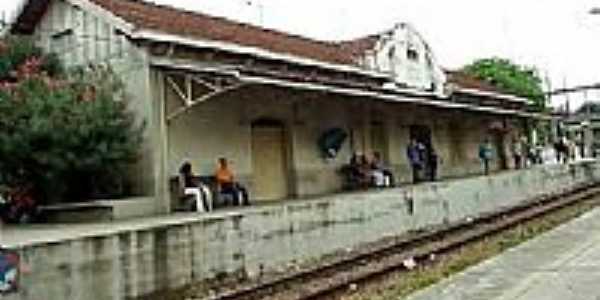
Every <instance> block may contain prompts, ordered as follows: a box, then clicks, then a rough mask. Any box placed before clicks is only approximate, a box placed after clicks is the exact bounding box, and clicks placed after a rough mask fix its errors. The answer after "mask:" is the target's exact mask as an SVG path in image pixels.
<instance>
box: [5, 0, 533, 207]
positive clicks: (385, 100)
mask: <svg viewBox="0 0 600 300" xmlns="http://www.w3.org/2000/svg"><path fill="white" fill-rule="evenodd" d="M12 31H13V32H15V33H21V34H30V35H33V36H34V37H35V38H36V39H37V41H38V43H39V45H41V46H43V47H44V48H45V49H47V50H49V51H54V52H57V53H59V54H60V55H61V56H62V58H63V59H64V60H65V61H66V62H67V63H68V64H69V65H72V66H87V65H90V64H110V65H111V66H112V67H113V68H114V69H115V70H116V71H117V72H119V74H121V76H122V78H123V79H124V81H125V83H126V84H127V90H128V93H129V94H130V96H131V104H130V107H131V109H132V110H134V111H135V112H136V115H137V116H138V118H139V119H140V120H145V121H146V122H147V125H148V126H147V132H146V143H145V147H144V151H143V153H142V160H141V162H140V165H139V168H138V170H137V172H136V173H137V174H140V176H139V177H140V179H141V180H140V182H138V184H137V186H138V187H139V188H140V191H141V192H143V193H145V194H147V195H150V196H153V198H154V199H155V206H156V212H157V213H167V212H169V211H170V210H171V201H170V198H169V192H168V191H169V187H168V182H169V178H170V177H172V176H173V175H175V174H176V172H177V169H178V167H179V165H180V164H181V162H182V160H183V159H184V158H189V159H191V161H192V163H193V165H194V167H195V169H196V171H197V172H198V173H200V174H211V173H212V172H213V171H214V168H215V161H216V159H217V158H218V157H222V156H224V157H228V158H229V159H230V160H232V161H233V166H234V168H235V170H236V172H237V174H238V175H239V176H238V178H239V179H240V180H241V181H242V182H243V183H244V184H246V185H247V186H248V187H249V188H250V190H251V194H252V195H253V198H254V199H255V200H256V201H272V200H281V199H287V198H293V197H304V196H310V195H319V194H326V193H331V192H335V191H339V190H340V188H341V186H342V182H341V181H342V179H341V176H340V175H339V170H340V168H341V167H342V166H343V165H344V164H346V163H347V162H348V161H349V159H350V157H351V156H352V155H353V153H362V154H370V153H372V152H374V151H377V152H379V153H381V155H382V157H383V159H384V160H385V163H386V164H387V165H388V166H390V167H391V168H392V169H393V171H394V173H395V174H397V178H398V179H399V181H401V182H407V181H409V180H410V174H411V172H410V166H409V162H408V161H407V159H406V154H405V153H406V151H405V149H406V146H407V144H408V142H409V139H411V138H415V139H418V140H421V141H422V142H424V143H426V144H430V145H432V146H433V147H435V148H436V150H437V152H438V155H439V157H440V158H441V161H442V165H441V166H440V174H439V175H440V176H441V177H457V176H465V175H467V174H476V173H479V172H480V161H479V158H478V151H477V149H478V144H479V143H481V142H482V141H483V140H484V139H490V140H492V141H493V143H494V145H495V150H494V151H495V158H494V162H495V163H494V166H493V168H494V169H504V168H508V167H510V166H511V159H510V155H509V154H508V149H510V145H509V142H510V141H511V140H512V139H513V138H514V137H515V136H519V135H522V134H523V133H524V132H525V131H526V128H527V127H528V126H530V125H531V122H532V121H534V120H535V119H537V118H539V117H541V116H540V115H538V114H535V113H532V112H531V111H530V106H529V103H528V101H527V100H526V99H523V98H519V97H516V96H514V95H510V94H507V93H504V92H502V91H500V90H498V89H496V88H494V87H491V86H489V85H487V84H485V83H483V82H481V81H478V80H475V79H473V78H470V77H469V76H467V75H465V74H462V73H457V72H445V71H444V70H443V69H442V68H441V67H440V66H439V64H438V63H437V61H436V58H435V55H434V53H433V51H432V49H431V48H430V47H429V46H428V44H427V43H426V41H425V40H424V39H423V37H422V36H421V35H420V34H418V33H417V31H416V30H415V29H414V28H413V27H412V26H410V25H407V24H403V23H399V24H397V25H396V26H394V27H393V28H391V29H390V30H388V31H385V32H382V33H378V34H373V35H371V36H367V37H363V38H359V39H355V40H350V41H344V42H328V41H318V40H313V39H308V38H305V37H300V36H296V35H292V34H288V33H283V32H279V31H275V30H271V29H265V28H259V27H256V26H253V25H248V24H241V23H238V22H234V21H230V20H227V19H224V18H218V17H212V16H208V15H205V14H202V13H197V12H187V11H183V10H180V9H175V8H172V7H168V6H159V5H155V4H151V3H147V2H144V1H129V0H30V1H26V3H25V5H24V7H23V9H22V11H21V13H20V15H19V17H18V19H17V22H16V24H15V25H14V26H13V28H12ZM333 129H336V130H333ZM337 129H339V130H337ZM340 130H341V131H343V132H345V133H346V134H347V136H348V138H347V139H346V140H345V141H344V143H343V144H342V145H341V147H340V148H339V149H337V150H336V151H327V154H328V155H333V156H334V157H333V158H327V159H324V157H323V151H322V150H323V149H319V145H318V144H319V143H318V141H319V140H321V137H322V136H323V135H324V134H325V133H327V132H338V133H339V132H340Z"/></svg>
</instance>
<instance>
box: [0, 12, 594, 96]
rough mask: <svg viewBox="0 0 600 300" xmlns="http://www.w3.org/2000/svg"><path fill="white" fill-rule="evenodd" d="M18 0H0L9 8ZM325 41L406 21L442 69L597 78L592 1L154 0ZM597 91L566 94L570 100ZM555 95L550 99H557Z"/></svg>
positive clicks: (557, 80)
mask: <svg viewBox="0 0 600 300" xmlns="http://www.w3.org/2000/svg"><path fill="white" fill-rule="evenodd" d="M18 1H19V0H0V9H2V10H8V11H11V10H14V7H16V3H17V2H18ZM155 2H158V3H162V4H171V5H173V6H178V7H183V8H186V9H189V10H199V11H203V12H207V13H210V14H214V15H220V16H226V17H229V18H232V19H237V20H241V21H246V22H251V23H254V24H258V25H260V24H262V25H264V26H266V27H270V28H276V29H279V30H283V31H287V32H291V33H294V34H300V35H304V36H308V37H313V38H317V39H326V40H340V39H348V38H355V37H359V36H362V35H366V34H371V33H375V32H379V31H382V30H385V29H388V28H391V26H393V24H395V23H397V22H410V23H411V24H413V25H414V26H415V27H416V29H417V30H418V31H420V32H421V33H422V34H423V36H424V37H425V39H426V40H428V42H429V44H430V45H431V46H432V48H433V50H434V52H435V53H436V56H437V57H438V60H439V62H440V63H441V64H442V66H443V67H446V68H459V67H460V66H462V65H464V64H466V63H468V62H471V61H473V60H475V59H477V58H481V57H490V56H501V57H507V58H510V59H512V60H514V61H516V62H518V63H521V64H527V65H535V66H536V67H537V68H539V69H540V70H541V71H542V73H543V74H548V77H549V78H550V79H551V82H552V85H553V87H554V88H557V87H562V86H563V84H564V82H565V81H566V84H567V85H568V86H573V85H579V84H586V83H596V82H600V59H599V58H600V57H599V56H600V15H598V16H593V15H590V14H588V11H589V10H590V8H592V7H600V0H576V1H569V0H553V1H548V0H487V1H480V0H454V1H444V0H435V1H434V0H370V1H349V0H327V1H324V0H303V1H280V0H262V1H260V0H202V1H198V0H155ZM586 96H587V98H588V99H589V100H593V99H597V100H600V92H597V91H593V92H588V93H587V95H585V94H584V93H579V94H573V95H571V102H572V103H574V105H572V106H576V105H577V104H578V103H581V102H582V101H583V100H584V99H585V97H586ZM562 101H563V99H555V101H554V103H555V105H556V104H559V103H561V102H562Z"/></svg>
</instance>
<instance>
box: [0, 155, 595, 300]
mask: <svg viewBox="0 0 600 300" xmlns="http://www.w3.org/2000/svg"><path fill="white" fill-rule="evenodd" d="M599 167H600V165H599V164H598V163H597V162H586V163H584V164H578V165H569V166H565V165H554V166H543V167H536V168H533V169H529V170H523V171H513V172H504V173H501V174H498V175H493V176H488V177H475V178H469V179H459V180H453V181H448V182H440V183H433V184H422V185H417V186H410V187H407V188H401V189H389V190H382V191H373V192H366V193H354V194H343V195H335V196H331V197H325V198H320V199H317V200H312V201H293V202H289V203H283V204H274V205H269V206H263V207H254V208H247V209H243V210H239V211H235V212H223V213H216V214H210V215H195V216H194V215H184V216H176V217H170V218H168V217H165V218H162V219H156V220H143V219H142V220H139V221H137V222H135V223H122V224H121V223H113V224H110V225H105V224H102V225H96V226H91V227H89V226H88V227H85V225H82V226H84V227H82V228H81V229H77V228H76V227H75V228H73V227H72V228H69V230H68V231H67V232H70V233H69V234H70V235H69V234H67V236H69V237H62V238H57V239H53V238H52V236H53V235H54V234H55V233H56V232H54V233H53V231H56V230H59V231H63V232H64V231H65V228H60V227H58V228H55V229H52V228H51V227H50V228H47V229H45V236H46V237H45V238H40V239H41V240H43V241H37V242H35V239H33V241H32V242H21V243H19V242H17V241H18V240H19V238H16V241H13V242H11V240H10V239H9V240H8V241H6V239H5V240H4V241H3V242H4V243H5V245H6V246H8V248H12V249H15V250H17V251H18V253H19V254H20V255H21V259H22V263H23V266H26V272H25V273H24V274H23V275H22V277H21V289H20V291H19V292H18V293H16V294H8V295H3V298H2V299H6V300H37V299H64V300H70V299H73V300H75V299H77V300H78V299H89V300H96V299H97V300H103V299H123V298H125V297H135V296H140V295H144V294H147V293H150V292H153V291H156V290H161V289H165V288H176V287H181V286H184V285H185V284H188V283H191V282H195V281H200V280H203V279H206V278H212V277H215V276H220V275H226V274H231V273H239V272H242V273H245V274H247V275H249V276H251V277H252V276H256V275H257V274H258V273H259V271H260V270H261V269H264V270H265V271H270V270H279V269H282V268H285V266H286V265H287V264H288V263H289V262H292V261H294V262H300V263H301V262H306V261H309V260H311V259H315V258H318V257H320V256H322V255H324V254H328V253H332V252H334V251H336V250H343V249H349V248H350V249H351V248H353V247H356V246H357V245H359V244H363V243H367V242H373V241H377V240H379V239H381V238H384V237H386V236H396V235H400V234H403V233H406V232H407V231H408V230H414V229H420V228H424V227H425V226H428V225H436V224H442V223H444V222H449V221H450V222H452V221H458V220H463V219H465V218H467V217H475V216H477V215H479V214H481V213H485V212H490V211H494V210H496V209H498V208H500V207H507V206H512V205H515V204H518V203H521V202H522V201H525V200H527V199H531V198H533V197H538V196H542V195H548V194H552V193H560V192H563V191H566V190H569V189H572V188H574V187H576V186H578V185H580V184H586V183H592V182H598V180H599V179H600V168H599ZM410 203H412V204H413V205H414V211H413V212H412V213H411V212H410V210H409V209H408V206H409V205H410ZM23 230H25V229H23ZM63 235H64V234H63ZM0 241H2V240H0ZM99 287H102V288H99Z"/></svg>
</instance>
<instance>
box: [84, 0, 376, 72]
mask: <svg viewBox="0 0 600 300" xmlns="http://www.w3.org/2000/svg"><path fill="white" fill-rule="evenodd" d="M90 1H91V2H93V3H95V4H97V5H99V6H101V7H103V8H104V9H106V10H108V11H110V12H112V13H113V14H115V15H116V16H118V17H120V18H122V19H123V20H125V21H127V22H129V23H131V24H133V25H134V26H136V27H137V28H138V29H146V30H153V31H157V32H160V33H167V34H173V35H177V36H183V37H189V38H193V39H202V40H209V41H219V42H229V43H233V44H237V45H242V46H250V47H257V48H262V49H265V50H270V51H272V52H275V53H280V54H291V55H295V56H299V57H304V58H311V59H315V60H319V61H323V62H330V63H338V64H346V65H353V64H355V62H356V59H355V55H357V54H359V53H358V52H359V51H357V49H356V48H357V47H358V48H360V49H362V48H361V47H364V46H365V43H364V41H362V42H346V43H335V42H326V41H318V40H314V39H309V38H305V37H301V36H297V35H291V34H288V33H283V32H280V31H276V30H271V29H264V28H261V27H257V26H253V25H249V24H243V23H239V22H235V21H231V20H228V19H225V18H220V17H214V16H209V15H206V14H203V13H199V12H191V11H185V10H181V9H177V8H173V7H170V6H162V5H157V4H153V3H149V2H145V1H139V0H90Z"/></svg>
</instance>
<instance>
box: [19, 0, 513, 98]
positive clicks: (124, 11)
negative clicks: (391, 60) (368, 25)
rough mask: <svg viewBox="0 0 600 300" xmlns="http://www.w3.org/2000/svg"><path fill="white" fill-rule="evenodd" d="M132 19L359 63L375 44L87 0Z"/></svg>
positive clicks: (141, 4) (39, 7)
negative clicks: (321, 38)
mask: <svg viewBox="0 0 600 300" xmlns="http://www.w3.org/2000/svg"><path fill="white" fill-rule="evenodd" d="M49 1H50V0H29V1H28V2H27V3H26V5H25V9H24V11H23V13H22V14H21V15H20V16H19V19H18V21H17V24H16V25H15V27H14V28H13V31H17V32H21V33H30V32H31V31H33V28H34V27H35V24H36V23H37V22H38V20H39V18H41V16H42V15H43V13H44V11H45V10H46V9H47V7H48V2H49ZM88 1H90V2H92V3H95V4H96V5H98V6H100V7H102V8H104V9H106V10H107V11H109V12H111V13H113V14H114V15H115V16H117V17H120V18H122V19H123V20H125V21H126V22H128V23H131V24H132V25H134V26H135V27H136V29H145V30H152V31H156V32H159V33H166V34H172V35H176V36H182V37H189V38H191V39H199V40H209V41H219V42H228V43H232V44H236V45H241V46H249V47H256V48H260V49H265V50H268V51H272V52H274V53H280V54H290V55H294V56H298V57H303V58H309V59H314V60H318V61H323V62H329V63H337V64H345V65H356V64H357V63H358V58H359V57H361V56H362V55H364V54H365V52H366V51H368V50H371V49H374V47H375V44H376V42H377V41H378V39H379V35H378V34H374V35H370V36H366V37H363V38H359V39H355V40H350V41H343V42H327V41H319V40H314V39H310V38H306V37H302V36H298V35H292V34H288V33H284V32H280V31H277V30H272V29H265V28H261V27H258V26H254V25H249V24H244V23H240V22H236V21H232V20H229V19H226V18H222V17H214V16H209V15H206V14H203V13H200V12H191V11H186V10H182V9H177V8H174V7H171V6H164V5H158V4H154V3H150V2H146V1H142V0H88ZM447 74H448V81H449V82H450V83H454V84H456V85H458V86H460V87H463V88H470V89H477V90H481V91H489V92H496V93H505V92H503V91H501V90H500V89H498V88H496V87H494V86H492V85H491V84H489V83H487V82H485V81H482V80H479V79H476V78H473V77H471V76H468V75H467V74H464V73H462V72H458V71H452V72H447Z"/></svg>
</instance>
